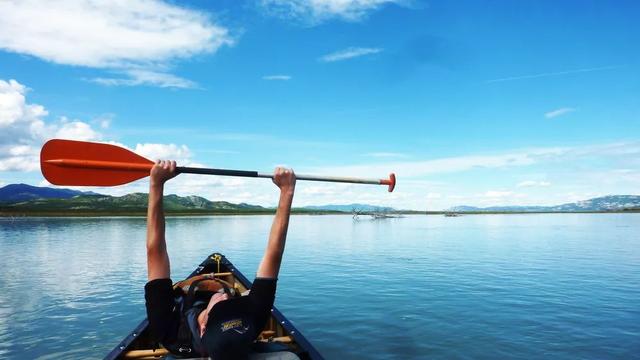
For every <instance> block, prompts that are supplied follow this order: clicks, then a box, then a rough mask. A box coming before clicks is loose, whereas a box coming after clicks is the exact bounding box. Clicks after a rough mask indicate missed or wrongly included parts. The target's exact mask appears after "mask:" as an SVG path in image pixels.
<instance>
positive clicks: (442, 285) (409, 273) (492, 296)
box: [0, 214, 640, 359]
mask: <svg viewBox="0 0 640 360" xmlns="http://www.w3.org/2000/svg"><path fill="white" fill-rule="evenodd" d="M271 220H272V216H211V217H174V218H169V219H168V220H167V242H168V248H169V254H170V258H171V267H172V268H171V271H172V277H173V279H174V280H177V279H181V278H183V277H184V276H186V275H188V274H189V273H190V272H191V271H192V270H193V269H194V268H195V267H196V266H197V265H198V264H199V263H200V262H201V261H202V260H203V259H204V258H205V256H206V255H208V254H210V253H211V252H213V251H219V252H221V253H223V254H225V255H226V256H227V257H228V258H229V260H231V261H232V262H233V263H234V264H235V265H236V266H237V267H238V268H239V269H240V270H241V271H242V272H243V273H244V274H245V275H247V277H249V278H252V276H253V274H255V271H256V269H257V266H258V262H259V261H260V258H261V256H262V252H263V250H264V248H265V245H266V240H267V234H268V231H269V228H270V225H271ZM145 230H146V222H145V219H143V218H16V219H9V218H0V254H1V257H0V259H2V260H1V270H0V289H1V291H0V358H3V359H34V358H40V359H63V358H68V359H77V358H102V357H103V356H104V355H106V354H107V353H108V352H109V351H110V350H111V349H112V348H113V347H114V346H115V345H116V344H118V342H119V341H120V340H121V339H122V338H123V337H124V336H125V335H126V334H128V333H129V332H130V331H131V330H132V329H133V328H134V327H135V326H136V325H137V324H138V323H139V322H140V320H142V319H143V318H144V316H145V310H144V296H143V287H144V284H145V282H146V260H145ZM276 306H277V307H278V308H279V309H280V310H281V311H282V312H283V313H284V314H285V315H286V316H287V317H288V318H289V319H290V320H291V321H292V322H293V323H294V324H295V326H296V327H298V329H299V330H301V331H302V333H303V334H304V335H305V336H306V337H307V339H308V340H309V341H311V342H312V343H313V344H314V345H315V346H316V348H317V349H318V350H319V351H320V353H321V354H323V355H324V356H325V357H326V358H328V359H362V358H366V359H423V358H433V359H452V358H457V359H496V358H504V359H507V358H508V359H531V358H553V359H631V358H640V355H639V354H640V214H540V215H533V214H531V215H475V216H462V217H443V216H408V217H405V218H399V219H383V220H372V219H368V218H361V219H360V220H353V219H352V218H351V216H346V215H345V216H340V215H336V216H306V215H297V216H293V217H292V219H291V223H290V229H289V236H288V240H287V246H286V252H285V256H284V262H283V265H282V269H281V271H280V278H279V281H278V290H277V295H276Z"/></svg>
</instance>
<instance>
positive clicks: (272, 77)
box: [262, 75, 291, 81]
mask: <svg viewBox="0 0 640 360" xmlns="http://www.w3.org/2000/svg"><path fill="white" fill-rule="evenodd" d="M262 80H276V81H277V80H280V81H286V80H291V75H265V76H263V77H262Z"/></svg>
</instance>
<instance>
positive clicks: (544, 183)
mask: <svg viewBox="0 0 640 360" xmlns="http://www.w3.org/2000/svg"><path fill="white" fill-rule="evenodd" d="M547 186H551V183H550V182H548V181H534V180H527V181H522V182H520V183H518V185H517V187H519V188H523V187H547Z"/></svg>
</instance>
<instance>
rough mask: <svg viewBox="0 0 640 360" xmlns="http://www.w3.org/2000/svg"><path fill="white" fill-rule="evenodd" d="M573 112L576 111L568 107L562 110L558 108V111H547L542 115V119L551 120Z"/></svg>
mask: <svg viewBox="0 0 640 360" xmlns="http://www.w3.org/2000/svg"><path fill="white" fill-rule="evenodd" d="M574 111H577V109H574V108H570V107H564V108H560V109H556V110H552V111H549V112H547V113H545V114H544V117H546V118H547V119H553V118H554V117H558V116H561V115H565V114H568V113H572V112H574Z"/></svg>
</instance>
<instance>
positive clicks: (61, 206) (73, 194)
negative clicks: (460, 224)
mask: <svg viewBox="0 0 640 360" xmlns="http://www.w3.org/2000/svg"><path fill="white" fill-rule="evenodd" d="M147 203H148V196H147V194H145V193H133V194H128V195H124V196H110V195H103V194H97V193H94V192H91V191H77V190H71V189H62V188H49V187H37V186H31V185H26V184H11V185H7V186H5V187H2V188H0V213H10V214H13V213H20V214H26V213H50V214H58V213H60V214H62V213H65V214H68V213H92V214H93V213H96V214H102V213H118V214H120V213H126V214H139V213H144V212H146V209H147ZM164 208H165V210H166V211H167V212H171V213H185V214H187V213H188V214H198V213H200V214H209V213H272V212H273V211H274V209H272V208H266V207H262V206H259V205H251V204H245V203H240V204H234V203H230V202H227V201H211V200H208V199H205V198H203V197H200V196H184V197H183V196H177V195H167V196H165V197H164ZM623 210H640V196H637V195H610V196H603V197H598V198H594V199H589V200H584V201H578V202H574V203H567V204H561V205H556V206H492V207H474V206H455V207H452V208H450V209H448V210H446V212H467V213H468V212H476V213H477V212H479V213H484V212H581V211H623ZM294 211H297V212H303V213H304V212H306V213H313V212H347V213H351V212H353V211H358V212H363V213H371V212H395V211H397V210H396V209H394V208H391V207H380V206H375V205H367V204H358V203H354V204H348V205H322V206H306V207H303V208H296V209H294Z"/></svg>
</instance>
